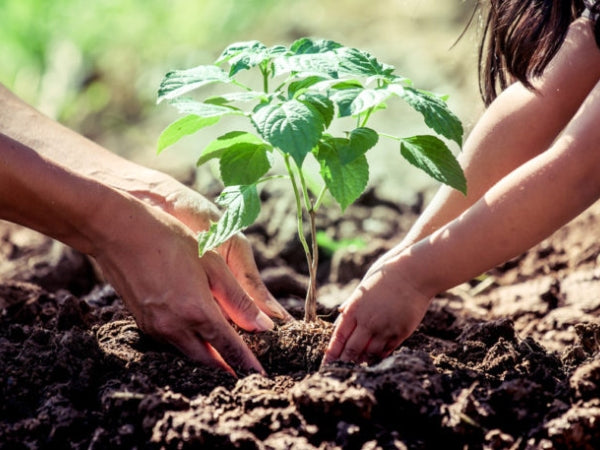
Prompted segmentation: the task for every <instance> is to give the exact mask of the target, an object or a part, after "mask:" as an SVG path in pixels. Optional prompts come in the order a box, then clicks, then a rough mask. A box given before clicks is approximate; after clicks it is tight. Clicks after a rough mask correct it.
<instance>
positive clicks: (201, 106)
mask: <svg viewBox="0 0 600 450" xmlns="http://www.w3.org/2000/svg"><path fill="white" fill-rule="evenodd" d="M171 105H173V106H174V107H175V108H176V109H177V110H178V111H179V112H180V113H183V114H196V115H197V116H201V117H221V116H229V115H243V114H244V112H243V111H241V110H240V109H239V108H234V107H232V106H223V105H216V104H213V103H202V102H197V101H196V100H192V99H191V98H178V99H175V100H173V101H172V102H171Z"/></svg>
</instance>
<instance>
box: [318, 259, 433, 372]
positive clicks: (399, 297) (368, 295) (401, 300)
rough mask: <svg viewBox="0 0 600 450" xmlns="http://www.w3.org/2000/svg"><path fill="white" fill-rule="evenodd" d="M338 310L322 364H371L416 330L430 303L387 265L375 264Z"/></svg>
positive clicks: (391, 264) (392, 266)
mask: <svg viewBox="0 0 600 450" xmlns="http://www.w3.org/2000/svg"><path fill="white" fill-rule="evenodd" d="M375 267H377V268H376V269H375V270H370V271H369V273H368V274H367V275H366V276H365V278H363V280H362V281H361V282H360V284H359V285H358V287H357V288H356V290H355V291H354V293H353V294H352V296H351V297H350V298H349V299H348V300H347V301H346V302H345V303H344V304H343V305H342V306H341V307H340V316H339V317H338V320H337V321H336V326H335V330H334V332H333V337H332V339H331V342H330V343H329V347H328V348H327V351H326V353H325V358H324V360H323V363H324V364H327V363H330V362H332V361H335V360H342V361H352V362H355V363H361V362H367V363H372V362H376V361H378V360H380V359H381V358H384V357H386V356H388V355H389V354H390V353H392V351H394V349H395V348H396V347H398V345H400V344H401V343H402V342H403V341H404V340H405V339H406V338H407V337H409V336H410V335H411V334H412V332H413V331H414V330H415V329H416V328H417V326H418V325H419V323H420V322H421V320H422V319H423V316H424V315H425V312H426V311H427V307H428V306H429V303H430V300H431V299H430V298H429V297H428V296H426V295H424V294H422V293H420V292H418V291H417V290H416V289H415V288H414V287H413V286H411V284H410V283H408V282H406V280H405V279H404V278H403V277H402V275H401V274H400V273H399V271H398V268H397V267H395V264H393V263H391V262H387V263H386V262H381V261H378V262H377V263H376V264H375Z"/></svg>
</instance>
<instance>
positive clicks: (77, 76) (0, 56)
mask: <svg viewBox="0 0 600 450" xmlns="http://www.w3.org/2000/svg"><path fill="white" fill-rule="evenodd" d="M271 3H273V0H244V1H235V0H170V1H164V0H93V1H89V0H52V1H48V0H0V11H1V13H0V42H1V46H2V47H1V48H2V50H1V51H0V82H1V83H2V84H4V85H6V86H7V87H8V88H10V89H12V90H13V91H15V92H16V93H17V94H18V95H20V96H21V97H22V98H24V99H25V100H26V101H28V102H30V103H32V104H34V105H36V106H37V107H38V108H40V109H41V110H43V111H44V112H45V113H47V114H48V115H50V116H52V117H54V118H57V119H59V120H61V121H63V122H66V123H67V124H69V125H71V126H74V127H75V128H78V129H82V128H83V130H85V129H86V126H85V123H81V122H80V120H84V116H85V117H87V118H88V119H87V120H91V121H92V122H93V120H94V112H98V111H104V112H106V111H107V110H109V111H110V110H114V111H118V113H116V115H118V116H120V117H121V118H123V117H124V118H126V119H127V120H130V121H135V120H136V118H138V117H139V116H140V114H142V113H143V111H144V108H145V107H146V106H147V105H148V104H150V103H154V101H155V98H156V97H155V96H156V88H157V86H158V82H159V80H160V78H161V77H162V75H163V74H164V72H165V71H166V70H168V69H170V68H174V67H180V66H186V65H194V64H198V61H202V60H204V59H207V56H206V55H202V53H203V52H211V54H210V56H209V57H208V58H210V59H213V58H214V54H213V53H212V52H214V49H215V48H221V47H223V46H224V45H225V43H226V42H227V41H228V39H230V37H231V36H232V35H234V34H235V33H236V32H237V31H238V30H240V29H243V28H244V27H245V26H247V25H248V24H249V23H251V22H252V21H253V19H255V18H256V16H257V15H258V14H261V13H262V12H264V10H265V9H267V8H269V5H270V4H271ZM105 116H106V114H103V116H102V117H105ZM109 117H110V114H109ZM91 134H93V132H92V133H91Z"/></svg>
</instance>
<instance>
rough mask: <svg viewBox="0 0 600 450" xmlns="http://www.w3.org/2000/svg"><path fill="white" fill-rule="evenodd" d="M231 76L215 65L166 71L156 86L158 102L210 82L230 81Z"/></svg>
mask: <svg viewBox="0 0 600 450" xmlns="http://www.w3.org/2000/svg"><path fill="white" fill-rule="evenodd" d="M231 81H232V80H231V78H230V77H229V75H227V74H226V73H225V72H224V71H223V69H221V68H220V67H217V66H212V65H211V66H198V67H194V68H193V69H186V70H173V71H171V72H168V73H167V74H166V75H165V77H164V78H163V80H162V81H161V83H160V86H159V88H158V101H157V102H158V103H160V102H162V101H163V100H170V99H173V98H175V97H179V96H180V95H183V94H186V93H188V92H190V91H193V90H194V89H198V88H200V87H202V86H205V85H207V84H211V83H231Z"/></svg>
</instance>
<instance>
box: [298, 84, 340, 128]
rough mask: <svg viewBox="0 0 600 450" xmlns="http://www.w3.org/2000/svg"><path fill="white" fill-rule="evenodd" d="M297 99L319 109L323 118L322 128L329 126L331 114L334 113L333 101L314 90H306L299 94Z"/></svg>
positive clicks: (331, 118)
mask: <svg viewBox="0 0 600 450" xmlns="http://www.w3.org/2000/svg"><path fill="white" fill-rule="evenodd" d="M298 100H300V101H301V102H302V103H304V104H306V105H310V106H313V107H314V108H315V109H316V110H317V111H319V114H321V117H322V118H323V124H324V125H323V129H326V128H327V127H329V125H330V124H331V121H332V120H333V115H334V114H335V107H334V106H333V102H332V101H331V100H329V98H327V96H325V95H323V94H318V93H316V92H306V93H304V94H303V95H301V96H300V97H299V98H298Z"/></svg>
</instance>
